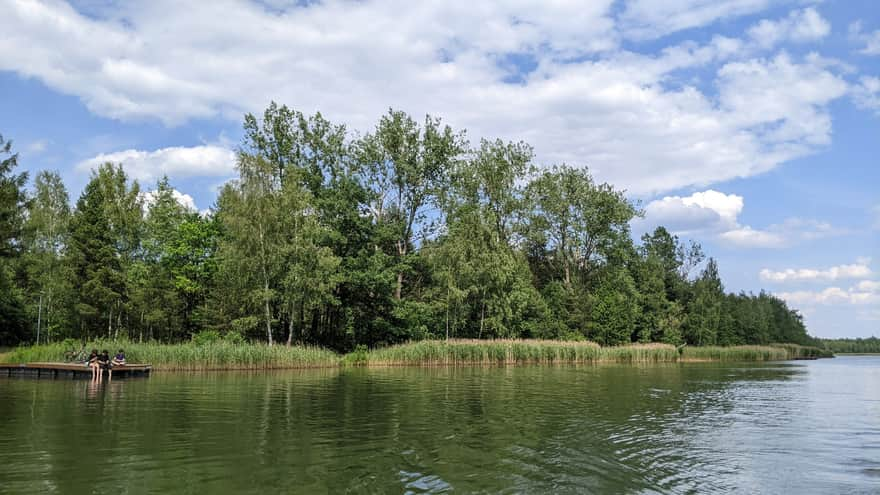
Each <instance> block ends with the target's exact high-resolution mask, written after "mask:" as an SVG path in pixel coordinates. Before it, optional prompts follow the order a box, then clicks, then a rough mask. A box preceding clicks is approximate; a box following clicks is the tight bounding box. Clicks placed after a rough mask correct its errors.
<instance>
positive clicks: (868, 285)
mask: <svg viewBox="0 0 880 495" xmlns="http://www.w3.org/2000/svg"><path fill="white" fill-rule="evenodd" d="M856 289H857V290H860V291H864V292H880V282H877V281H876V280H862V281H861V282H859V283H858V284H856Z"/></svg>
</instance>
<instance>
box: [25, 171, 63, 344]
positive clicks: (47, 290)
mask: <svg viewBox="0 0 880 495" xmlns="http://www.w3.org/2000/svg"><path fill="white" fill-rule="evenodd" d="M70 215H71V212H70V199H69V197H68V195H67V188H66V187H65V186H64V182H63V181H62V180H61V176H60V175H58V173H57V172H47V171H42V172H40V173H39V174H37V177H36V179H35V180H34V196H33V199H32V200H31V207H30V209H29V211H28V216H27V222H26V228H25V232H26V235H25V236H24V238H25V249H26V252H25V270H26V272H27V279H28V287H27V290H28V293H29V297H28V299H29V301H30V304H29V313H30V315H31V320H32V321H36V325H37V335H38V336H40V335H42V336H43V338H45V339H47V340H48V339H49V338H50V337H51V335H52V334H54V333H57V332H59V331H61V330H63V329H64V326H65V325H66V323H67V321H66V320H68V315H67V314H66V313H67V312H66V311H65V308H66V306H68V305H69V303H70V301H71V297H72V289H73V287H72V286H71V285H70V276H71V273H70V270H69V267H68V266H67V264H66V263H64V252H65V250H66V248H67V242H68V234H69V227H70V225H69V224H70ZM38 340H39V337H38Z"/></svg>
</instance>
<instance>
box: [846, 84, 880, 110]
mask: <svg viewBox="0 0 880 495" xmlns="http://www.w3.org/2000/svg"><path fill="white" fill-rule="evenodd" d="M851 92H852V97H853V100H854V101H855V103H856V106H858V107H860V108H864V109H866V110H873V111H874V112H875V113H877V114H878V115H880V77H870V76H864V77H862V78H860V79H859V82H858V84H853V85H852V87H851Z"/></svg>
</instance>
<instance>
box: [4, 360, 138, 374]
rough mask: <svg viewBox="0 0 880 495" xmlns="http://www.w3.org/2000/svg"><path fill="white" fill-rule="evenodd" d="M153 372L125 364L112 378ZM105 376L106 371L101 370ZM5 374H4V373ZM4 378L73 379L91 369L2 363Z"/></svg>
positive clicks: (49, 364) (82, 365)
mask: <svg viewBox="0 0 880 495" xmlns="http://www.w3.org/2000/svg"><path fill="white" fill-rule="evenodd" d="M152 370H153V366H152V365H149V364H126V365H123V366H114V367H113V375H114V376H147V375H149V374H150V372H151V371H152ZM103 371H104V372H105V374H106V370H103ZM4 372H5V373H4ZM3 374H5V375H6V376H19V375H24V376H36V377H38V378H39V377H46V378H57V377H59V376H64V377H71V378H75V377H76V376H77V375H84V376H89V375H91V374H92V370H91V368H89V367H88V366H86V365H85V364H81V363H21V364H15V363H2V364H0V375H3Z"/></svg>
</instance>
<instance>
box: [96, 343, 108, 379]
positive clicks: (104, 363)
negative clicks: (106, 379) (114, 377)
mask: <svg viewBox="0 0 880 495" xmlns="http://www.w3.org/2000/svg"><path fill="white" fill-rule="evenodd" d="M98 365H99V366H100V367H101V371H99V373H102V374H103V371H104V370H109V369H110V353H109V352H107V349H104V350H103V351H101V355H100V356H98Z"/></svg>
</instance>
